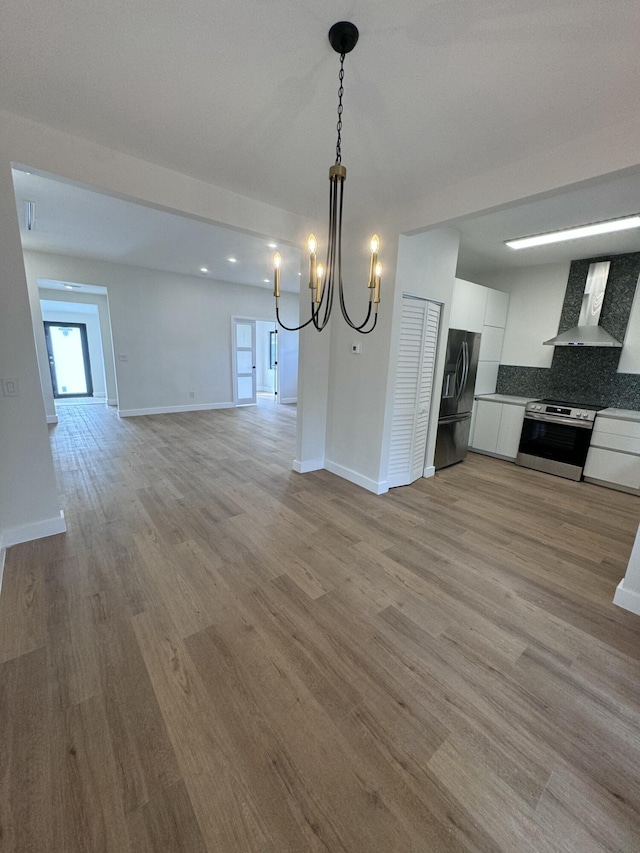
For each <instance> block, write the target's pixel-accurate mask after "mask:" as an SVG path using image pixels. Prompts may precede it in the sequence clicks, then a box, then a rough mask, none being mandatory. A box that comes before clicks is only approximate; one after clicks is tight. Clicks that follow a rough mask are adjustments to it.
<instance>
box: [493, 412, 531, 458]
mask: <svg viewBox="0 0 640 853" xmlns="http://www.w3.org/2000/svg"><path fill="white" fill-rule="evenodd" d="M523 421H524V406H515V405H513V404H512V403H504V404H503V406H502V417H501V418H500V430H499V432H498V444H497V447H496V453H497V454H498V455H499V456H506V457H507V458H509V459H515V458H516V456H517V455H518V447H519V445H520V433H521V432H522V422H523Z"/></svg>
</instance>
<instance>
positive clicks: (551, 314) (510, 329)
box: [476, 263, 570, 367]
mask: <svg viewBox="0 0 640 853" xmlns="http://www.w3.org/2000/svg"><path fill="white" fill-rule="evenodd" d="M569 266H570V264H569V263H563V264H545V265H542V266H535V267H523V268H522V269H513V270H503V271H501V272H496V273H485V274H483V275H478V276H476V279H477V280H478V281H479V282H481V283H482V284H485V285H487V286H488V287H494V288H496V289H497V290H504V291H506V292H507V293H509V297H510V298H509V313H508V314H507V325H506V328H505V333H504V341H503V344H502V358H501V363H502V364H514V365H518V366H521V367H551V361H552V359H553V351H554V350H553V347H545V346H543V345H542V342H543V341H548V340H549V338H553V337H554V335H557V333H558V323H559V322H560V314H561V313H562V305H563V303H564V294H565V291H566V289H567V279H568V278H569Z"/></svg>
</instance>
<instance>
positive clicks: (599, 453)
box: [584, 447, 640, 489]
mask: <svg viewBox="0 0 640 853" xmlns="http://www.w3.org/2000/svg"><path fill="white" fill-rule="evenodd" d="M584 476H585V477H588V478H589V479H591V480H600V481H601V482H603V483H610V484H612V485H616V486H623V487H624V488H626V489H640V456H632V455H631V454H630V453H621V452H620V451H618V450H606V449H604V448H603V447H591V448H590V449H589V455H588V456H587V462H586V465H585V466H584Z"/></svg>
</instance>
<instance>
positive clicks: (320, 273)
mask: <svg viewBox="0 0 640 853" xmlns="http://www.w3.org/2000/svg"><path fill="white" fill-rule="evenodd" d="M316 277H317V280H318V284H317V290H316V302H320V301H321V300H322V279H323V278H324V267H323V266H322V264H318V266H317V269H316Z"/></svg>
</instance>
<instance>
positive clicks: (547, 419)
mask: <svg viewBox="0 0 640 853" xmlns="http://www.w3.org/2000/svg"><path fill="white" fill-rule="evenodd" d="M524 419H525V421H542V423H550V424H561V425H562V426H572V427H578V428H579V429H590V430H592V429H593V421H577V420H573V419H571V420H567V418H561V417H556V416H555V415H538V414H535V413H534V412H531V413H530V412H527V413H526V415H525V416H524Z"/></svg>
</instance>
